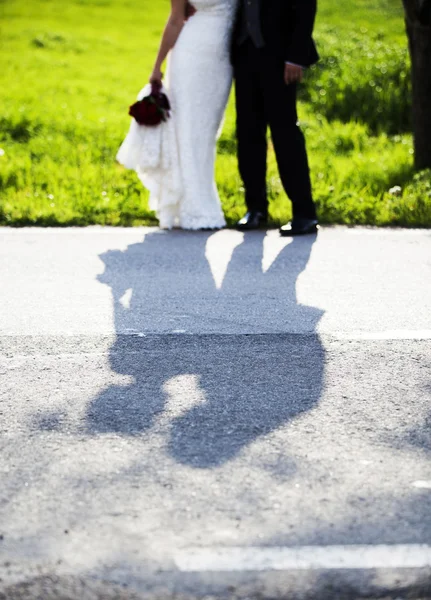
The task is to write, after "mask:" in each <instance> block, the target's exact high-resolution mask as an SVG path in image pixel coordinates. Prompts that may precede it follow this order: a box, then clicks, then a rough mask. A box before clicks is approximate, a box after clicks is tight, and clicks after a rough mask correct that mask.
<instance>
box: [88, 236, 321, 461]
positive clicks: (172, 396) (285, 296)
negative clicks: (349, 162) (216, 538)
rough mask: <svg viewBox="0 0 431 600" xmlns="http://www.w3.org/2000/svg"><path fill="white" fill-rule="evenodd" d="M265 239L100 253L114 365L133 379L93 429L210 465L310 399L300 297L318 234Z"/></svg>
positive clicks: (317, 369)
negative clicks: (148, 438) (158, 435)
mask: <svg viewBox="0 0 431 600" xmlns="http://www.w3.org/2000/svg"><path fill="white" fill-rule="evenodd" d="M271 235H272V233H269V234H268V235H267V234H266V233H264V232H252V233H249V234H245V235H244V234H240V233H238V232H218V233H216V234H214V233H208V232H197V233H190V232H187V233H186V232H176V231H174V232H169V233H167V232H151V233H148V234H147V235H146V236H145V238H144V241H143V242H142V243H139V244H132V245H130V246H129V247H128V248H127V249H126V250H125V251H120V250H113V251H109V252H107V253H105V254H104V255H102V257H101V258H102V260H103V262H104V264H105V271H104V273H103V274H102V275H101V276H100V277H99V280H100V282H101V283H104V284H106V285H109V286H110V288H111V291H112V298H113V310H114V320H115V328H116V340H115V342H114V344H113V345H112V347H111V349H110V366H111V369H112V371H113V373H116V374H121V375H127V376H129V377H131V381H132V382H131V383H130V384H127V385H124V386H122V385H116V384H112V385H109V386H108V387H107V388H106V389H105V390H104V391H102V393H101V394H100V395H99V396H98V397H97V398H95V399H94V400H93V401H92V402H91V404H90V406H89V407H88V412H87V430H88V431H89V432H90V433H92V434H102V433H108V432H116V433H118V434H122V435H141V434H143V433H144V432H146V431H149V430H150V429H152V430H154V429H157V428H159V429H160V428H162V429H163V432H164V435H165V436H166V449H167V452H168V453H169V454H170V455H171V456H172V457H173V458H174V459H175V460H176V461H177V462H179V463H182V464H186V465H189V466H192V467H195V468H212V467H217V466H221V465H223V464H225V463H226V462H228V461H229V460H231V459H233V458H235V457H236V456H238V455H239V453H240V452H241V451H242V450H243V449H245V448H247V447H248V446H250V444H252V443H253V442H254V441H256V440H257V439H258V438H260V437H262V436H265V435H268V434H270V433H271V432H274V431H276V430H277V429H279V428H280V427H282V426H285V425H286V424H288V423H289V422H290V421H292V420H293V419H295V418H298V417H299V416H300V415H301V414H303V413H305V412H308V411H310V410H311V409H312V408H313V407H314V406H315V405H316V404H317V403H318V401H319V399H320V396H321V391H322V385H323V376H324V365H325V353H324V349H323V347H322V344H321V342H320V339H319V336H318V335H317V333H316V327H317V324H318V322H319V320H320V318H321V315H322V311H320V310H319V309H317V308H313V307H309V306H304V305H301V304H300V303H298V300H297V295H296V286H297V280H298V277H299V276H300V275H301V273H302V272H303V271H304V270H305V268H306V266H307V263H308V261H309V258H310V254H311V251H312V247H313V244H314V242H315V240H316V237H314V236H308V237H304V238H299V239H294V240H292V241H289V242H287V241H283V240H279V239H275V238H274V237H272V238H271ZM216 236H219V237H218V239H217V238H216ZM220 236H223V239H220ZM298 331H299V332H303V333H299V334H298V333H297V332H298ZM220 332H221V333H220ZM244 332H246V333H244ZM178 333H185V334H190V333H192V334H193V333H194V334H195V335H178ZM250 333H251V334H256V335H250ZM131 334H134V335H131ZM166 334H173V335H166ZM223 334H229V335H223Z"/></svg>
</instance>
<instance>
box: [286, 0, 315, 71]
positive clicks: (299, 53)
mask: <svg viewBox="0 0 431 600" xmlns="http://www.w3.org/2000/svg"><path fill="white" fill-rule="evenodd" d="M316 12H317V0H296V2H295V3H294V11H293V15H292V16H293V21H294V23H293V25H292V26H291V28H290V35H289V36H288V43H287V47H286V52H285V60H286V62H291V63H295V64H298V65H304V66H306V67H308V66H309V65H311V64H313V63H314V62H316V60H317V58H318V55H317V52H316V48H315V45H314V42H313V29H314V21H315V19H316Z"/></svg>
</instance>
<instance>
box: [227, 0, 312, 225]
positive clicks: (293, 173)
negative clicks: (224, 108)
mask: <svg viewBox="0 0 431 600" xmlns="http://www.w3.org/2000/svg"><path fill="white" fill-rule="evenodd" d="M316 9H317V0H240V8H239V12H238V16H237V21H236V25H235V29H234V35H233V43H232V63H233V68H234V76H235V82H236V108H237V137H238V164H239V170H240V174H241V177H242V179H243V181H244V186H245V199H246V204H247V209H248V212H247V214H246V215H245V217H244V218H242V219H241V220H240V221H239V222H238V225H237V227H238V229H240V230H242V231H246V230H250V229H257V228H259V227H260V226H262V225H265V223H266V221H267V218H268V198H267V188H266V161H267V138H266V132H267V128H268V126H269V127H270V130H271V137H272V142H273V145H274V150H275V155H276V158H277V164H278V170H279V173H280V178H281V181H282V184H283V187H284V189H285V191H286V194H287V195H288V196H289V198H290V200H291V201H292V211H293V219H292V221H291V222H289V223H288V224H287V225H284V226H283V227H281V229H280V233H281V235H283V236H293V235H301V234H307V233H315V232H316V231H317V226H318V222H317V217H316V207H315V205H314V202H313V197H312V191H311V183H310V171H309V167H308V159H307V151H306V147H305V140H304V136H303V134H302V132H301V130H300V129H299V127H298V125H297V120H298V117H297V112H296V94H297V84H298V83H299V82H300V81H301V80H302V76H303V71H304V68H306V67H309V66H310V65H312V64H313V63H315V62H316V61H317V60H318V54H317V51H316V47H315V45H314V42H313V39H312V33H313V27H314V19H315V15H316Z"/></svg>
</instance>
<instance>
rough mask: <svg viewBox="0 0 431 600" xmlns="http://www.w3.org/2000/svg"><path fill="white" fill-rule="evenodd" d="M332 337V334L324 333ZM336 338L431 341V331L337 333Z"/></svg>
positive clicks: (397, 330) (399, 330)
mask: <svg viewBox="0 0 431 600" xmlns="http://www.w3.org/2000/svg"><path fill="white" fill-rule="evenodd" d="M325 335H329V336H330V335H332V334H331V333H330V332H328V333H325V332H324V333H322V337H325ZM333 337H334V338H339V339H346V340H431V329H394V330H389V329H388V330H386V331H346V332H335V333H334V334H333Z"/></svg>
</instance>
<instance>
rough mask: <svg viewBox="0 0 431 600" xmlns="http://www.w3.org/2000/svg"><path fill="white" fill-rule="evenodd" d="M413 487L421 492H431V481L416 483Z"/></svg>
mask: <svg viewBox="0 0 431 600" xmlns="http://www.w3.org/2000/svg"><path fill="white" fill-rule="evenodd" d="M412 486H413V487H415V488H418V489H419V490H431V481H423V480H419V481H414V482H413V483H412Z"/></svg>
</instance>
